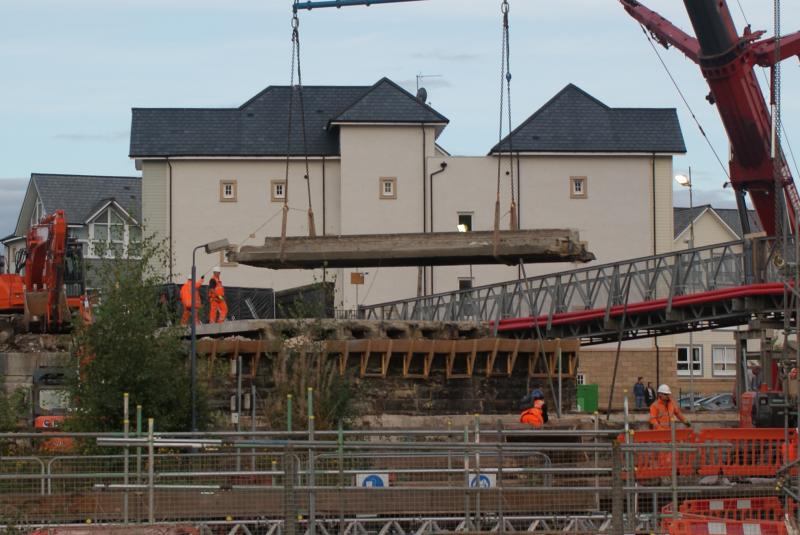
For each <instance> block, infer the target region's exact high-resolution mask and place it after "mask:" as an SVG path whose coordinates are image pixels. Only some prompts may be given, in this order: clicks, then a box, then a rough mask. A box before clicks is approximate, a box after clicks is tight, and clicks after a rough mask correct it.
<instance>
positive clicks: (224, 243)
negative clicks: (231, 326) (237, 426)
mask: <svg viewBox="0 0 800 535" xmlns="http://www.w3.org/2000/svg"><path fill="white" fill-rule="evenodd" d="M229 247H230V243H229V242H228V240H226V239H222V240H216V241H212V242H209V243H204V244H203V245H198V246H197V247H195V248H194V249H192V288H191V291H192V312H191V318H192V319H191V324H192V326H191V332H192V335H191V340H192V342H191V347H192V349H191V370H190V372H189V373H190V375H191V381H192V385H191V392H192V432H195V431H197V308H196V307H195V305H196V301H195V299H196V293H197V282H196V280H197V263H196V261H195V256H196V254H197V251H198V249H205V251H206V254H211V253H216V252H217V251H223V250H225V249H228V248H229Z"/></svg>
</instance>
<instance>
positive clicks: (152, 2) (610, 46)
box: [0, 0, 800, 235]
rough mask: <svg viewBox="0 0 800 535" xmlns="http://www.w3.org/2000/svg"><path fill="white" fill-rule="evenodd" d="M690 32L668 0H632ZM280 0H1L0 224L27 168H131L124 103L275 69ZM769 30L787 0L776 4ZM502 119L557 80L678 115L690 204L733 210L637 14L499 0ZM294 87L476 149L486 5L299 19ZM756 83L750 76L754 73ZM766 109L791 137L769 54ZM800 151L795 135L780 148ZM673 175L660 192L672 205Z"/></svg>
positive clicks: (15, 201) (495, 60)
mask: <svg viewBox="0 0 800 535" xmlns="http://www.w3.org/2000/svg"><path fill="white" fill-rule="evenodd" d="M728 2H729V5H730V8H731V10H732V12H733V14H734V20H735V21H736V24H737V26H738V28H739V29H740V32H741V29H742V28H743V26H744V21H745V17H746V19H747V20H748V21H749V22H750V23H751V24H752V27H753V29H754V30H756V29H763V30H767V33H768V35H771V34H772V28H773V26H772V2H765V1H764V0H728ZM644 3H645V4H646V5H648V7H650V8H651V9H654V10H656V11H658V12H660V13H661V14H662V15H664V16H665V17H666V18H668V19H670V20H671V21H673V22H674V23H676V24H677V25H678V26H680V27H681V28H683V29H685V30H688V31H689V33H692V32H691V26H690V24H689V21H688V17H687V16H686V13H685V9H684V7H683V3H682V2H680V1H678V0H647V1H645V2H644ZM291 4H292V2H291V0H114V1H113V2H109V1H107V0H71V1H70V2H63V1H62V0H37V1H36V2H31V1H30V0H2V5H1V6H0V235H6V234H8V233H10V232H11V231H12V230H13V227H14V225H15V223H16V218H17V215H18V213H19V205H20V202H21V199H22V197H23V195H24V192H25V188H26V185H27V181H28V177H30V174H31V173H34V172H39V173H75V174H98V175H100V174H105V175H123V176H127V175H136V174H138V173H137V171H136V170H135V168H134V163H133V161H131V160H130V159H129V158H128V142H129V140H128V136H129V132H130V118H131V113H130V110H131V108H132V107H235V106H239V105H240V104H242V103H244V102H245V101H246V100H247V99H249V98H250V97H251V96H253V95H255V94H256V93H257V92H259V91H260V90H262V89H263V88H264V87H266V86H268V85H286V84H288V82H289V74H290V53H291V41H290V36H291ZM784 4H785V5H784V6H783V10H782V17H781V18H782V29H783V32H782V33H784V34H786V33H790V32H793V31H795V30H798V29H800V3H798V2H784ZM510 6H511V12H510V21H511V30H510V32H511V72H512V75H513V78H512V112H513V117H512V122H513V124H514V125H515V126H516V125H518V124H519V123H520V122H522V121H524V120H525V119H526V118H527V117H528V116H530V115H531V114H532V113H533V112H534V111H536V109H538V108H539V107H540V106H541V105H542V104H544V103H545V102H547V100H548V99H550V98H551V97H552V96H553V95H555V94H556V93H557V92H558V91H559V90H560V89H562V88H563V87H564V86H565V85H567V84H568V83H574V84H576V85H577V86H578V87H580V88H582V89H584V90H585V91H587V92H588V93H589V94H591V95H593V96H594V97H596V98H598V99H599V100H601V101H602V102H604V103H606V104H607V105H609V106H612V107H670V108H676V109H677V110H678V115H679V119H680V122H681V127H682V129H683V134H684V138H685V140H686V145H687V149H688V152H687V154H686V155H685V156H679V157H676V158H675V162H674V165H675V172H676V173H686V172H688V169H689V167H690V166H691V170H692V177H693V181H694V184H695V188H694V193H695V195H694V197H695V199H694V202H695V204H701V203H707V202H711V203H714V204H715V205H718V206H734V199H733V195H732V193H731V190H730V189H723V188H722V184H723V183H724V182H725V181H726V177H725V172H724V170H723V168H722V167H721V166H720V164H719V163H718V162H717V160H716V159H715V157H714V154H713V152H712V151H711V149H710V148H709V146H708V144H707V142H706V141H705V140H704V138H703V136H702V135H701V134H700V131H699V129H698V127H697V125H696V124H695V122H694V120H693V119H692V116H691V114H690V112H689V111H688V110H687V108H686V106H685V105H684V104H683V102H682V100H681V98H680V96H679V94H678V92H677V91H676V89H675V87H674V86H673V85H672V83H671V82H670V79H669V77H668V75H667V73H666V72H665V70H664V68H663V67H662V66H661V64H660V63H659V60H658V58H657V56H656V55H655V53H654V52H653V50H652V48H651V46H650V45H649V44H648V41H647V39H646V37H645V35H644V34H643V32H642V30H641V29H640V27H639V25H638V23H636V22H635V21H634V20H633V19H631V18H630V17H629V16H628V15H627V14H626V12H625V11H624V10H623V9H622V7H621V6H620V5H619V3H618V2H617V1H616V0H559V1H557V2H553V1H544V0H510ZM300 38H301V52H302V72H303V82H304V83H305V84H309V85H313V84H317V85H371V84H373V83H374V82H376V81H377V80H379V79H380V78H381V77H383V76H387V77H389V78H391V79H393V80H395V81H396V82H398V83H400V84H401V85H403V86H404V87H405V88H407V89H409V90H410V91H411V92H414V91H415V86H416V75H418V74H423V75H436V76H435V77H428V78H423V79H422V80H423V82H422V85H423V86H425V87H426V89H427V90H428V95H429V102H430V104H431V105H432V106H433V107H434V108H436V109H437V110H438V111H439V112H441V113H442V114H444V115H445V116H446V117H448V118H449V119H450V124H449V126H448V127H447V128H446V129H445V131H444V133H443V134H442V136H441V137H440V138H439V143H440V144H441V145H442V146H443V147H444V148H446V149H447V150H448V151H449V152H451V153H452V154H457V155H483V154H486V152H488V150H489V148H490V147H491V146H492V145H493V144H494V143H495V142H496V141H497V138H498V115H499V91H500V79H499V77H500V43H501V41H500V39H501V26H500V1H499V0H424V1H420V2H410V3H399V4H388V5H377V6H370V7H348V8H342V9H319V10H314V11H312V12H302V13H301V14H300ZM658 50H659V53H660V54H661V57H662V58H663V59H664V61H665V63H666V65H667V67H668V69H669V71H670V72H671V73H672V75H673V76H674V78H675V79H676V81H677V83H678V85H679V86H680V88H681V90H682V91H683V93H684V95H685V97H686V99H687V101H688V102H689V104H690V106H691V107H692V109H693V111H694V114H695V115H696V116H697V118H698V120H699V122H700V124H701V125H702V127H703V129H704V130H705V132H706V133H707V135H708V137H709V140H710V143H711V145H712V146H713V147H714V148H715V149H716V151H717V153H718V154H719V155H720V157H721V158H722V160H723V161H725V160H726V159H727V153H728V148H727V140H726V136H725V133H724V131H723V129H722V125H721V123H720V120H719V116H718V115H717V113H716V110H715V108H714V107H712V106H711V105H709V104H708V103H707V102H706V100H705V98H704V97H705V96H706V94H707V92H708V88H707V86H706V84H705V82H704V80H703V78H702V76H701V74H700V71H699V69H698V68H697V67H696V66H695V65H694V64H692V63H691V62H689V61H688V60H686V59H685V58H684V57H683V56H682V55H681V53H680V52H678V51H677V50H675V49H670V50H664V49H663V48H661V47H658ZM759 78H760V79H761V80H763V79H764V76H762V73H759ZM782 79H783V85H782V87H783V94H784V99H783V121H784V124H785V126H786V130H787V136H788V140H789V143H790V146H791V143H792V142H793V141H795V138H796V139H797V141H798V143H800V109H799V108H800V101H798V99H794V98H791V97H792V96H793V95H795V94H797V88H798V87H799V86H798V83H799V82H800V69H798V62H797V60H796V59H790V60H787V61H784V67H783V76H782ZM797 155H798V157H800V145H798V147H797ZM687 194H688V192H687V191H686V189H685V188H680V187H679V186H677V185H676V189H675V204H676V205H677V206H684V205H688V195H687Z"/></svg>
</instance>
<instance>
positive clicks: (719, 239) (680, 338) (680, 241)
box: [669, 210, 738, 394]
mask: <svg viewBox="0 0 800 535" xmlns="http://www.w3.org/2000/svg"><path fill="white" fill-rule="evenodd" d="M690 235H691V229H690V227H687V228H686V230H684V231H682V232H681V234H680V235H679V236H677V237H676V238H675V242H674V247H675V250H683V249H687V248H688V247H689V239H690ZM736 239H738V237H737V236H736V234H735V233H734V232H733V231H732V230H731V229H730V228H729V227H728V226H727V225H725V223H724V222H723V221H722V220H721V219H720V218H719V216H717V215H716V214H715V213H714V212H713V211H712V210H706V211H705V212H703V213H702V214H701V215H700V216H699V217H698V218H697V219H696V220H695V221H694V243H695V246H696V247H702V246H705V245H713V244H717V243H724V242H728V241H732V240H736ZM735 331H736V329H735V328H732V329H718V330H714V331H700V332H696V333H692V334H691V336H690V335H689V334H679V335H674V336H671V337H669V338H670V340H671V342H670V343H672V344H673V345H675V346H676V347H678V346H699V347H701V348H702V350H701V358H702V370H701V372H700V373H699V374H698V373H694V374H693V376H692V377H691V378H690V377H689V376H688V375H681V376H679V377H678V381H677V385H678V388H680V389H681V391H684V392H688V391H689V390H690V389H692V390H694V391H695V392H698V393H702V394H714V393H718V392H730V391H732V390H733V385H734V382H735V377H734V376H724V375H718V374H717V375H715V373H714V369H713V358H712V356H713V350H714V347H717V346H720V347H735V339H734V333H735Z"/></svg>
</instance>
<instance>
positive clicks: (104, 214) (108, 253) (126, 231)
mask: <svg viewBox="0 0 800 535" xmlns="http://www.w3.org/2000/svg"><path fill="white" fill-rule="evenodd" d="M112 212H114V213H116V214H117V216H118V217H119V218H120V219H121V220H122V239H121V240H112V239H111V227H112V223H111V217H112V216H111V214H112ZM115 224H116V223H115ZM97 227H106V228H107V231H106V238H105V240H98V239H96V238H95V233H96V230H97ZM131 227H137V228H138V227H139V225H136V224H135V223H133V222H132V221H130V219H129V218H128V217H127V216H126V215H125V214H124V213H122V211H121V210H120V209H119V208H117V207H115V206H114V205H113V204H109V205H108V206H106V207H105V208H103V210H102V211H101V212H100V213H99V214H98V215H97V216H96V217H95V218H94V219H92V221H91V222H90V223H89V232H88V235H89V238H88V247H87V248H86V257H87V258H101V257H100V255H99V254H97V252H96V251H95V244H96V243H98V242H102V241H105V243H106V245H105V249H106V250H105V256H104V257H103V258H113V257H114V254H113V251H112V248H111V245H112V244H119V245H121V246H122V257H123V258H126V257H127V256H128V252H129V248H130V243H131V242H130V230H131ZM140 232H141V231H140ZM140 236H141V234H140Z"/></svg>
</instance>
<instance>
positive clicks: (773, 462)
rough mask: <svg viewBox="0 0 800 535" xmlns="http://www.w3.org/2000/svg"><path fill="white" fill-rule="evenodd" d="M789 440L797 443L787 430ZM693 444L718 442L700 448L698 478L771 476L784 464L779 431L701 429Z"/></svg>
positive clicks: (792, 434)
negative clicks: (717, 444)
mask: <svg viewBox="0 0 800 535" xmlns="http://www.w3.org/2000/svg"><path fill="white" fill-rule="evenodd" d="M789 439H790V441H796V440H797V433H796V431H795V430H790V431H789ZM697 441H698V442H700V443H715V442H716V443H721V444H720V446H719V447H704V448H701V449H700V451H699V456H700V463H699V470H698V473H699V474H700V475H719V474H722V475H726V476H762V477H775V475H776V472H777V470H778V469H779V468H780V467H781V466H783V465H784V464H786V459H785V457H786V440H785V434H784V430H783V429H703V430H702V431H700V434H699V435H698V436H697ZM790 451H791V444H790Z"/></svg>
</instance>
